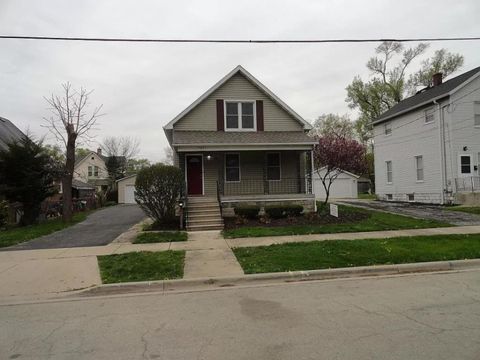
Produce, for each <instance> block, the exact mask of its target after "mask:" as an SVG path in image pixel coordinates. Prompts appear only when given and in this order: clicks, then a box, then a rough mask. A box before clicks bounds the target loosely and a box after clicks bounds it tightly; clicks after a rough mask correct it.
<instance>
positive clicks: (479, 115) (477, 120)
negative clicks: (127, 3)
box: [474, 101, 480, 127]
mask: <svg viewBox="0 0 480 360" xmlns="http://www.w3.org/2000/svg"><path fill="white" fill-rule="evenodd" d="M474 125H475V127H480V101H475V115H474Z"/></svg>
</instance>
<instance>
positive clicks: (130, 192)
mask: <svg viewBox="0 0 480 360" xmlns="http://www.w3.org/2000/svg"><path fill="white" fill-rule="evenodd" d="M135 203H136V202H135V185H126V186H125V204H135Z"/></svg>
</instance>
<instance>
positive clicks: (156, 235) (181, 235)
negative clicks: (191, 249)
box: [133, 231, 188, 244]
mask: <svg viewBox="0 0 480 360" xmlns="http://www.w3.org/2000/svg"><path fill="white" fill-rule="evenodd" d="M187 238H188V235H187V233H186V232H184V231H162V232H143V233H140V234H138V235H137V238H136V239H135V240H134V241H133V243H134V244H149V243H164V242H171V241H187Z"/></svg>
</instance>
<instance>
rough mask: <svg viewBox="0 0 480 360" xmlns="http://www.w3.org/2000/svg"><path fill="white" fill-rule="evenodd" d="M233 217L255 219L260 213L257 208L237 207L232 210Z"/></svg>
mask: <svg viewBox="0 0 480 360" xmlns="http://www.w3.org/2000/svg"><path fill="white" fill-rule="evenodd" d="M234 210H235V215H238V216H243V217H245V218H247V219H256V218H257V217H258V213H259V211H260V207H259V206H238V207H236V208H234Z"/></svg>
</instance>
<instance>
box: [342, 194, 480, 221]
mask: <svg viewBox="0 0 480 360" xmlns="http://www.w3.org/2000/svg"><path fill="white" fill-rule="evenodd" d="M339 202H340V203H343V204H346V205H354V206H359V207H363V208H366V209H370V210H380V211H386V212H390V213H395V214H400V215H406V216H411V217H415V218H420V219H428V220H437V221H443V222H446V223H449V224H452V225H457V226H468V225H480V216H478V215H475V214H468V213H464V212H461V211H449V210H447V209H448V208H445V207H442V206H438V205H420V204H409V203H397V202H385V201H374V200H342V201H339Z"/></svg>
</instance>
